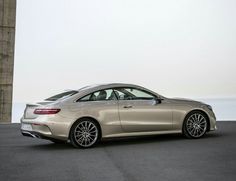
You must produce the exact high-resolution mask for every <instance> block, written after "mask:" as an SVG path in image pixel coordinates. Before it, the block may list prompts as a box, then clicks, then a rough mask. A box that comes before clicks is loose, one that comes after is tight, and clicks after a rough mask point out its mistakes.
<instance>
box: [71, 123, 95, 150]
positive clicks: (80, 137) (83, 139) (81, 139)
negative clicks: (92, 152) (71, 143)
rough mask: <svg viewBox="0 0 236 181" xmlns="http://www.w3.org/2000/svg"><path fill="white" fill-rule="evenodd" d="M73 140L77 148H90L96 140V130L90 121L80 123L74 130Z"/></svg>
mask: <svg viewBox="0 0 236 181" xmlns="http://www.w3.org/2000/svg"><path fill="white" fill-rule="evenodd" d="M74 138H75V141H76V142H77V144H78V145H79V146H81V147H90V146H92V145H93V144H94V143H95V142H96V141H97V139H98V128H97V126H96V125H95V124H94V123H93V122H92V121H89V120H85V121H81V122H80V123H79V124H78V125H77V126H76V127H75V129H74Z"/></svg>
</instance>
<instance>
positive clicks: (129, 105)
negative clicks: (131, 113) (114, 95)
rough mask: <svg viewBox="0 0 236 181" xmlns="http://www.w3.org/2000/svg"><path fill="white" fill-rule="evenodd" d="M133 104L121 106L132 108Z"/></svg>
mask: <svg viewBox="0 0 236 181" xmlns="http://www.w3.org/2000/svg"><path fill="white" fill-rule="evenodd" d="M132 107H133V106H131V105H126V106H124V107H123V108H126V109H127V108H132Z"/></svg>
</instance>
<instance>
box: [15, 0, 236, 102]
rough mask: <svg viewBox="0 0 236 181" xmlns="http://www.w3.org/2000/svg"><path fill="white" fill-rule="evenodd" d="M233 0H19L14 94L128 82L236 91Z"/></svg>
mask: <svg viewBox="0 0 236 181" xmlns="http://www.w3.org/2000/svg"><path fill="white" fill-rule="evenodd" d="M235 68H236V1H235V0H231V1H230V0H179V1H176V0H162V1H158V0H153V1H152V0H101V1H99V0H89V1H82V0H34V1H31V0H19V1H17V15H16V37H15V67H14V92H13V101H14V102H35V101H39V100H42V99H44V98H47V97H49V96H51V95H53V94H54V93H58V92H60V91H63V90H65V89H78V88H80V87H83V86H86V85H90V84H98V83H111V82H123V83H132V84H138V85H141V86H144V87H147V88H149V89H151V90H153V91H156V92H158V93H159V94H162V95H164V96H167V97H193V98H194V97H203V98H209V97H236V71H235Z"/></svg>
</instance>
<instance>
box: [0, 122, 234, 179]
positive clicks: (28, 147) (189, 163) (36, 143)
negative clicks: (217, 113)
mask: <svg viewBox="0 0 236 181" xmlns="http://www.w3.org/2000/svg"><path fill="white" fill-rule="evenodd" d="M217 125H218V130H217V131H215V132H211V133H208V134H207V135H206V136H205V137H204V138H202V139H197V140H191V139H185V138H183V137H182V136H181V135H161V136H160V135H159V136H154V137H145V138H143V137H142V138H131V139H116V140H112V141H105V142H103V143H100V144H99V145H98V146H97V147H95V148H91V149H75V148H73V147H72V146H71V145H69V144H61V145H57V144H54V143H51V142H50V141H47V140H40V139H36V138H29V137H23V136H21V134H20V131H19V127H20V125H19V124H11V125H10V124H8V125H0V180H2V181H7V180H40V181H43V180H47V181H48V180H56V181H60V180H79V181H82V180H91V181H96V180H102V181H106V180H109V181H115V180H119V181H120V180H129V181H133V180H145V181H148V180H152V181H153V180H160V181H162V180H175V181H178V180H179V181H184V180H187V181H195V180H196V181H202V180H207V181H209V180H212V181H213V180H214V181H216V180H220V181H222V180H224V181H228V180H236V122H218V124H217Z"/></svg>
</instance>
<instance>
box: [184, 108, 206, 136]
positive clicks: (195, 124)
mask: <svg viewBox="0 0 236 181" xmlns="http://www.w3.org/2000/svg"><path fill="white" fill-rule="evenodd" d="M207 127H208V118H207V116H206V115H205V114H204V113H202V112H201V111H192V112H190V113H189V114H188V115H187V116H186V118H185V120H184V124H183V135H184V136H185V137H187V138H194V139H196V138H201V137H203V136H204V135H205V133H206V131H207Z"/></svg>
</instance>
